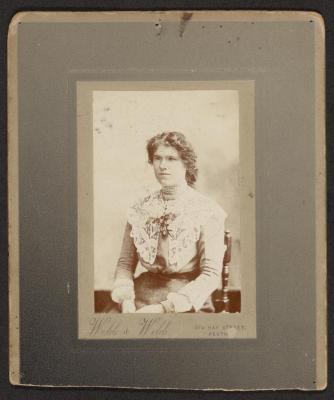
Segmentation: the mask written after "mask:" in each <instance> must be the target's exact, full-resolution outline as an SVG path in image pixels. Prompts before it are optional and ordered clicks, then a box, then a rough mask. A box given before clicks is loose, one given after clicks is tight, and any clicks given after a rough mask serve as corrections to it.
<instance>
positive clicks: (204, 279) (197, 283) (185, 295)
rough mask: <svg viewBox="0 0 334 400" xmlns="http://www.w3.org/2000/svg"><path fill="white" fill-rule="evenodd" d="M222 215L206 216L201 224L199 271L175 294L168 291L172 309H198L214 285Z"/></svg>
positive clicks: (217, 279)
mask: <svg viewBox="0 0 334 400" xmlns="http://www.w3.org/2000/svg"><path fill="white" fill-rule="evenodd" d="M225 218H226V214H225V212H223V211H222V212H221V213H219V215H218V216H217V215H214V216H212V217H210V218H209V220H208V221H207V223H206V224H205V225H204V226H203V227H202V229H201V234H200V238H199V242H198V256H199V257H200V271H201V272H200V274H199V276H198V277H197V278H196V279H194V280H193V281H191V282H190V283H188V284H187V285H186V286H184V287H183V288H182V289H181V290H179V291H178V292H177V293H169V295H168V297H167V299H168V300H169V301H171V302H172V303H173V305H174V308H175V311H176V312H185V311H189V310H190V309H192V308H193V309H194V310H195V311H198V310H199V309H200V308H201V307H202V306H203V304H204V302H205V301H206V300H207V298H208V297H209V296H210V295H211V294H212V293H213V291H214V290H215V289H217V288H218V286H219V284H220V279H221V273H222V267H223V259H224V253H225V245H224V224H225Z"/></svg>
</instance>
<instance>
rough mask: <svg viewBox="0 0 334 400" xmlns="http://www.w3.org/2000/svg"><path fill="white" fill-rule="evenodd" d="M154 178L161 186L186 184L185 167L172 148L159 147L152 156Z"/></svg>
mask: <svg viewBox="0 0 334 400" xmlns="http://www.w3.org/2000/svg"><path fill="white" fill-rule="evenodd" d="M153 168H154V173H155V177H156V178H157V180H158V182H159V183H160V184H161V185H162V186H175V185H180V184H184V183H185V182H186V180H185V179H186V167H185V166H184V164H183V161H182V160H181V158H180V156H179V153H178V152H177V150H176V149H174V147H171V146H165V145H162V144H161V145H159V146H158V147H157V149H156V151H155V153H154V154H153Z"/></svg>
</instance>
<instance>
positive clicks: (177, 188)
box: [161, 183, 190, 201]
mask: <svg viewBox="0 0 334 400" xmlns="http://www.w3.org/2000/svg"><path fill="white" fill-rule="evenodd" d="M189 189H190V187H189V186H188V185H187V184H186V183H184V184H181V185H174V186H163V187H162V188H161V195H162V199H163V200H165V201H169V200H176V199H177V198H179V197H182V196H184V195H185V194H186V193H187V192H189Z"/></svg>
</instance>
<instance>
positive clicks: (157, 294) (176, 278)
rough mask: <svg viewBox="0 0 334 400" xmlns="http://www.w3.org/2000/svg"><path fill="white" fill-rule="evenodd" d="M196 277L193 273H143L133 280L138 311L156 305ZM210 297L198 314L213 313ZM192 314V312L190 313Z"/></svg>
mask: <svg viewBox="0 0 334 400" xmlns="http://www.w3.org/2000/svg"><path fill="white" fill-rule="evenodd" d="M196 276H198V274H197V273H194V272H185V273H173V274H161V273H155V272H149V271H148V272H143V273H142V274H140V275H139V276H138V277H137V278H135V279H134V289H135V303H136V308H137V309H139V308H141V307H144V306H146V305H150V304H158V303H160V302H161V301H164V300H166V299H167V295H168V293H170V292H177V291H178V290H180V289H181V288H182V287H183V286H185V285H187V284H188V283H189V282H191V281H192V280H194V279H195V278H196ZM214 311H215V310H214V307H213V303H212V299H211V296H210V297H209V298H208V299H207V301H206V302H205V303H204V305H203V306H202V308H201V309H200V310H199V312H214ZM190 312H194V311H190Z"/></svg>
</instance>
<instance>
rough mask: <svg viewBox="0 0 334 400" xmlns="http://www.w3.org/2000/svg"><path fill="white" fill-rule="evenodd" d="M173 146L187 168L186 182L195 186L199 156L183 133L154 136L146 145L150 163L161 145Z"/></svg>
mask: <svg viewBox="0 0 334 400" xmlns="http://www.w3.org/2000/svg"><path fill="white" fill-rule="evenodd" d="M161 144H162V145H164V146H171V147H173V148H174V149H176V150H177V152H178V154H179V156H180V158H181V160H182V161H183V164H184V165H185V167H186V181H187V183H188V185H189V186H193V185H194V183H195V182H196V179H197V174H198V169H197V167H196V161H197V156H196V154H195V152H194V149H193V148H192V146H191V144H190V143H189V142H188V141H187V139H186V137H185V136H184V134H183V133H181V132H162V133H159V134H158V135H155V136H153V137H152V138H151V139H150V140H149V141H148V142H147V145H146V150H147V154H148V162H149V163H150V164H152V162H153V156H154V153H155V151H156V149H157V148H158V146H159V145H161Z"/></svg>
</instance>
